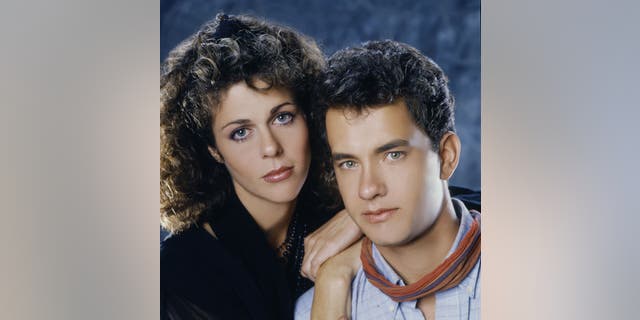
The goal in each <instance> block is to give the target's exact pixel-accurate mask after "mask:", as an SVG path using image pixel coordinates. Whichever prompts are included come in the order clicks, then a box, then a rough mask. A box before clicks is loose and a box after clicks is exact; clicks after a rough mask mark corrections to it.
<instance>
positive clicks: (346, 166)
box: [340, 160, 356, 169]
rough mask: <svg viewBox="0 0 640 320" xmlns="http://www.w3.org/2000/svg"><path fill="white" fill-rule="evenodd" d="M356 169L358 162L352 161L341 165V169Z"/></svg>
mask: <svg viewBox="0 0 640 320" xmlns="http://www.w3.org/2000/svg"><path fill="white" fill-rule="evenodd" d="M355 167H356V162H355V161H352V160H347V161H343V162H342V163H340V168H343V169H353V168H355Z"/></svg>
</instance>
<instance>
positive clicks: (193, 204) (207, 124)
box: [160, 14, 324, 233]
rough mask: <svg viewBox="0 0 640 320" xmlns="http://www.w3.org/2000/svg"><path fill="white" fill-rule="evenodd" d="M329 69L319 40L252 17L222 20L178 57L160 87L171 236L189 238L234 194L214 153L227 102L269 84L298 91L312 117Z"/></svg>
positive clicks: (164, 198)
mask: <svg viewBox="0 0 640 320" xmlns="http://www.w3.org/2000/svg"><path fill="white" fill-rule="evenodd" d="M323 67H324V57H323V55H322V52H321V51H320V49H319V48H318V46H317V45H316V43H315V42H314V41H313V40H311V39H310V38H308V37H306V36H303V35H301V34H300V33H298V32H296V31H294V30H292V29H290V28H287V27H283V26H278V25H275V24H272V23H269V22H267V21H264V20H260V19H257V18H254V17H249V16H227V15H224V14H219V15H217V16H216V18H215V19H214V20H212V21H210V22H208V23H206V24H205V25H203V26H202V28H200V30H199V31H198V32H196V33H195V34H194V35H192V36H191V37H189V38H188V39H186V40H185V41H184V42H182V43H181V44H180V45H178V46H177V47H176V48H175V49H173V50H172V51H171V53H170V54H169V57H168V58H167V59H166V60H165V62H164V63H163V66H162V74H161V80H160V90H161V98H160V101H161V104H160V106H161V111H160V128H161V133H160V137H161V148H160V152H161V154H160V199H161V200H160V201H161V214H160V221H161V224H162V226H163V227H164V228H165V229H167V230H168V231H170V232H172V233H178V232H180V231H182V230H185V229H186V228H188V227H189V226H191V225H192V224H194V223H197V222H199V221H200V219H201V218H203V216H204V215H206V214H205V212H213V211H215V209H216V208H220V207H221V206H222V205H223V204H224V201H225V199H226V198H227V197H228V196H229V194H230V192H233V187H232V184H231V178H230V176H229V173H228V172H227V169H226V168H225V166H224V165H223V164H220V163H218V162H216V161H215V160H214V158H213V157H212V156H211V154H210V153H209V151H208V146H213V147H215V139H214V136H213V131H212V129H211V126H212V121H213V116H214V115H215V111H216V109H217V107H218V106H219V102H220V96H221V94H222V93H223V92H224V91H225V90H226V89H228V88H229V87H230V86H231V85H233V84H235V83H238V82H240V81H245V82H246V83H247V84H248V85H249V86H250V87H252V88H254V89H255V90H264V89H258V88H256V87H255V86H254V85H253V83H254V82H255V81H256V80H262V81H264V82H266V83H267V84H269V87H281V88H287V89H289V90H291V93H292V94H293V97H294V99H295V102H296V104H297V105H298V106H300V107H301V108H302V110H303V111H304V113H305V114H308V109H309V107H308V106H309V105H310V103H311V101H309V100H310V99H311V97H312V95H311V94H310V92H311V90H312V89H313V83H314V82H315V81H316V79H317V78H318V77H319V75H320V72H321V71H322V69H323ZM309 122H310V121H309ZM309 124H310V126H311V127H312V126H313V125H312V124H311V123H309ZM311 127H310V128H309V129H310V130H312V128H311ZM312 158H313V157H312ZM310 174H311V171H310Z"/></svg>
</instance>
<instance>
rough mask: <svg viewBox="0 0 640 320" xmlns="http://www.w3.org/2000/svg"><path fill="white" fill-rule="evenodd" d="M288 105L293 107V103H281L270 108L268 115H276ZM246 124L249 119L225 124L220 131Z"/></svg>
mask: <svg viewBox="0 0 640 320" xmlns="http://www.w3.org/2000/svg"><path fill="white" fill-rule="evenodd" d="M289 104H291V105H293V103H291V102H289V101H286V102H283V103H281V104H279V105H277V106H275V107H273V108H271V111H269V114H270V115H273V114H275V113H277V112H278V111H279V110H280V109H281V108H282V107H284V106H286V105H289ZM248 123H251V120H249V119H238V120H233V121H231V122H229V123H227V124H225V125H224V126H222V128H220V130H224V128H226V127H228V126H230V125H232V124H239V125H246V124H248Z"/></svg>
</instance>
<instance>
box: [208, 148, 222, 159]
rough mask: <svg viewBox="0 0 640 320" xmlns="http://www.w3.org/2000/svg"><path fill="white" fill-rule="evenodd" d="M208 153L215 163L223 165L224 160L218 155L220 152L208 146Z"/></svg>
mask: <svg viewBox="0 0 640 320" xmlns="http://www.w3.org/2000/svg"><path fill="white" fill-rule="evenodd" d="M208 148H209V153H210V154H211V156H212V157H213V158H214V159H216V161H217V162H218V163H224V158H223V157H222V155H221V154H220V152H218V150H217V149H216V148H214V147H212V146H209V147H208Z"/></svg>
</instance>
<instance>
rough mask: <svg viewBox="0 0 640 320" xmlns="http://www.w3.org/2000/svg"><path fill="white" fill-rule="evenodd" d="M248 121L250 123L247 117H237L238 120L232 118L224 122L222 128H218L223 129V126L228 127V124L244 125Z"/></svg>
mask: <svg viewBox="0 0 640 320" xmlns="http://www.w3.org/2000/svg"><path fill="white" fill-rule="evenodd" d="M248 123H251V120H249V119H238V120H233V121H231V122H229V123H227V124H225V125H224V126H222V128H220V130H224V128H226V127H228V126H230V125H232V124H240V125H245V124H248Z"/></svg>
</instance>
